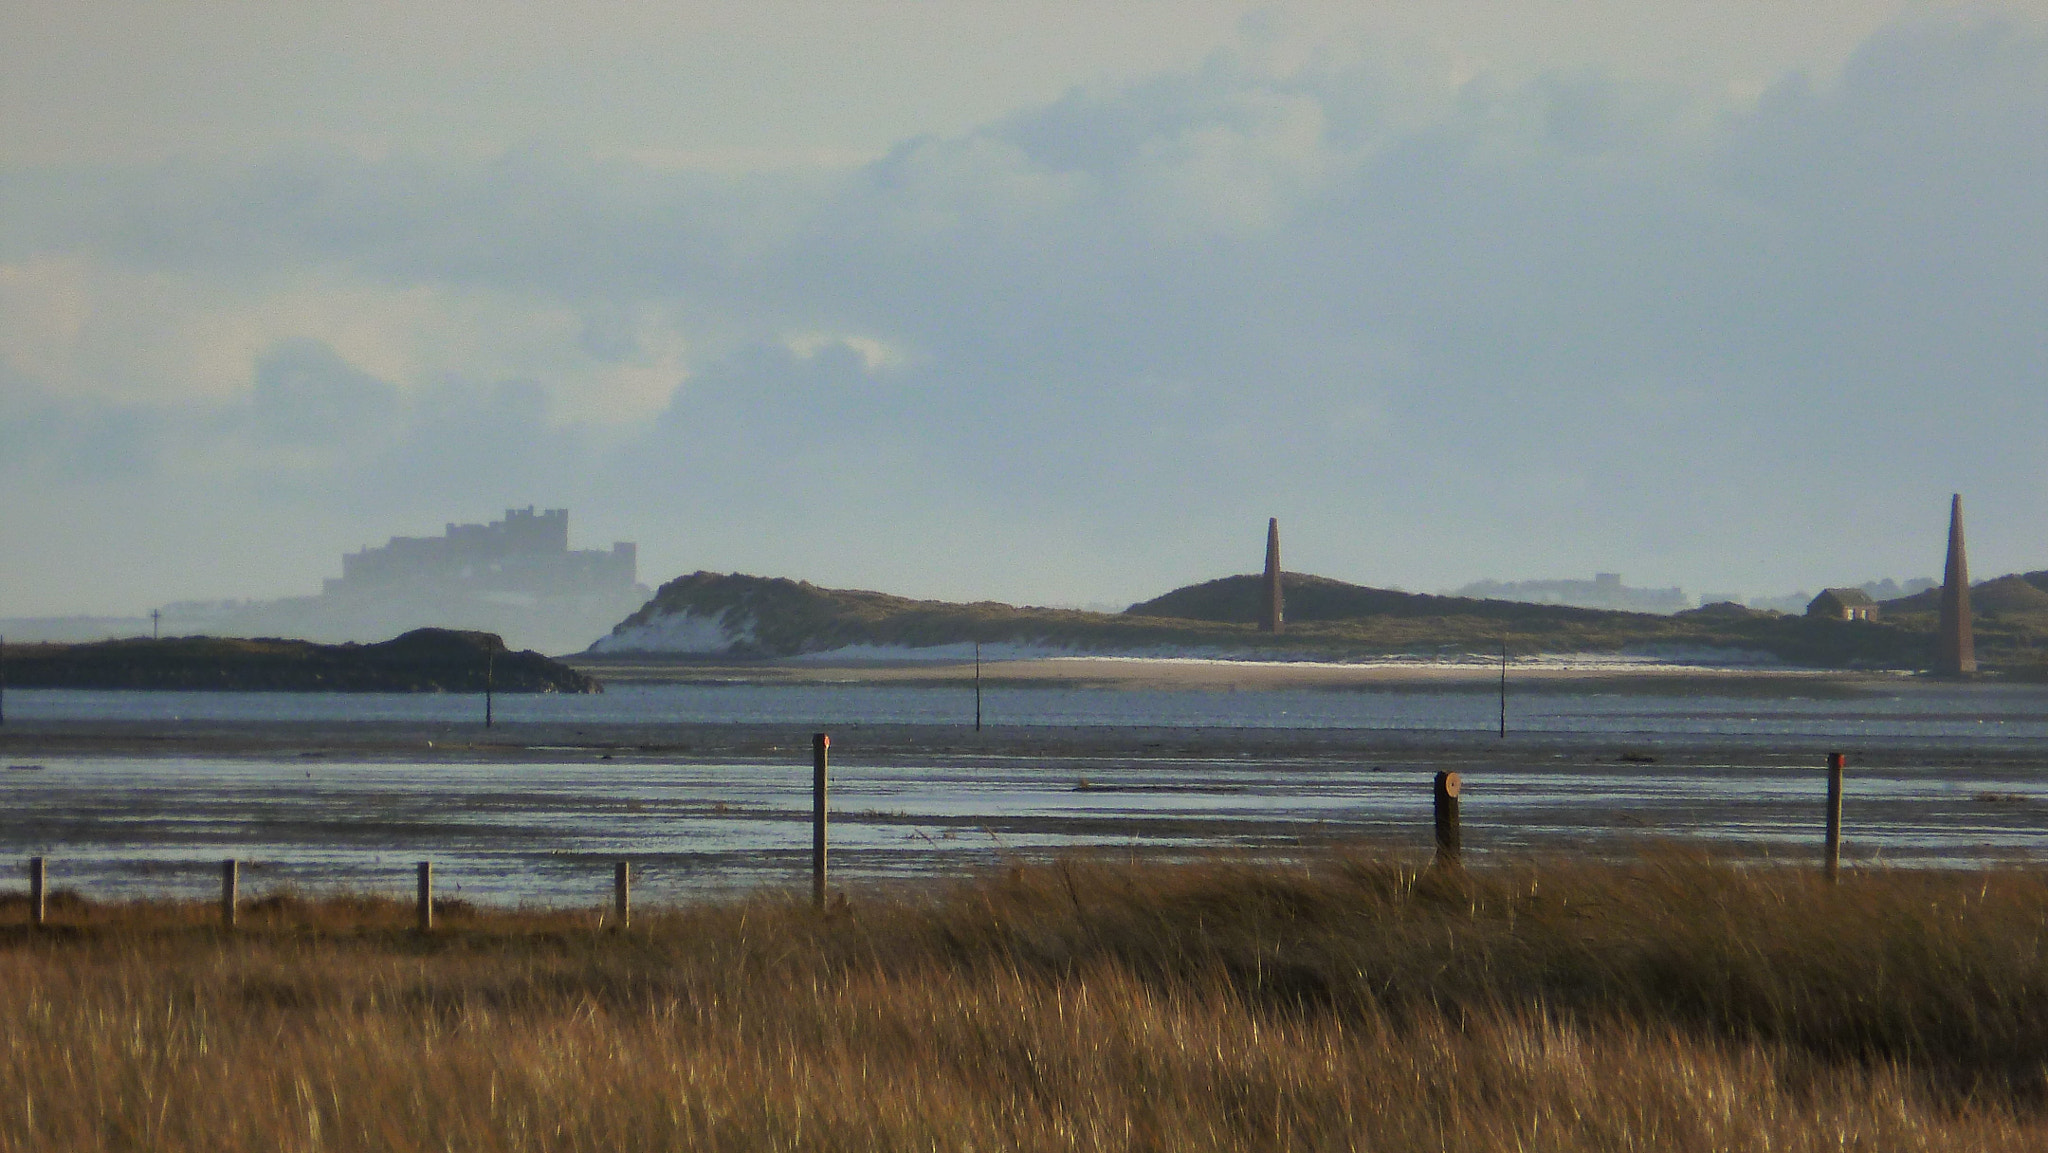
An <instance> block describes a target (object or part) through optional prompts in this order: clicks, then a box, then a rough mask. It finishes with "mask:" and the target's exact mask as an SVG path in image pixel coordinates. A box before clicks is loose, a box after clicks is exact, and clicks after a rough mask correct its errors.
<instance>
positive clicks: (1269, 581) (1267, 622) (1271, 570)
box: [1259, 516, 1283, 633]
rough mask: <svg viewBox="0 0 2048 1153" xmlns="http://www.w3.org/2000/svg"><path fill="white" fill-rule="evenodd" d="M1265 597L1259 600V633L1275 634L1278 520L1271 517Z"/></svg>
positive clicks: (1277, 623)
mask: <svg viewBox="0 0 2048 1153" xmlns="http://www.w3.org/2000/svg"><path fill="white" fill-rule="evenodd" d="M1264 592H1265V595H1264V596H1262V597H1260V598H1259V631H1260V632H1262V633H1277V632H1279V631H1280V625H1281V621H1282V619H1283V616H1282V613H1281V607H1282V606H1281V601H1280V518H1279V517H1277V516H1276V517H1273V518H1271V519H1270V520H1268V521H1267V522H1266V581H1265V585H1264Z"/></svg>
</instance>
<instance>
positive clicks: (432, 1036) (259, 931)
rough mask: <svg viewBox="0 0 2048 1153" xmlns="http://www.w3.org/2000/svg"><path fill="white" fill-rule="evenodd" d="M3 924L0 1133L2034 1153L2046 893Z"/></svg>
mask: <svg viewBox="0 0 2048 1153" xmlns="http://www.w3.org/2000/svg"><path fill="white" fill-rule="evenodd" d="M52 916H53V919H54V920H56V921H57V922H58V924H57V925H55V926H54V927H52V928H50V929H46V930H44V931H41V932H32V931H30V930H29V929H28V928H27V927H26V926H25V925H24V924H23V920H24V911H23V908H22V903H21V902H20V901H19V899H18V898H17V899H15V900H13V901H11V902H9V903H7V904H6V906H5V907H0V1003H4V1006H5V1011H4V1014H0V1149H6V1150H17V1149H19V1150H28V1149H36V1150H59V1149H63V1150H68V1149H80V1150H94V1149H150V1150H167V1151H169V1150H200V1149H205V1150H223V1151H239V1150H258V1149H261V1150H314V1149H335V1150H372V1149H376V1150H425V1149H434V1150H444V1149H458V1150H629V1149H663V1148H703V1149H771V1148H800V1149H967V1148H974V1149H980V1150H991V1149H1070V1148H1091V1149H1092V1148H1107V1149H1176V1150H1178V1149H1192V1150H1208V1149H1218V1150H1220V1149H1244V1148H1266V1149H1283V1148H1296V1149H1315V1148H1332V1149H1338V1148H1370V1149H1395V1150H1399V1149H1432V1150H1436V1149H1488V1148H1509V1149H1527V1150H1567V1149H1656V1150H1681V1151H1683V1150H1722V1149H1756V1150H1766V1149H1769V1150H1804V1149H1814V1150H1817V1149H1821V1148H1827V1149H1842V1148H1852V1149H1871V1150H1899V1149H1958V1150H1960V1149H1969V1150H1982V1149H1999V1148H2015V1149H2017V1148H2035V1147H2048V1082H2044V1070H2048V951H2044V947H2048V876H2044V875H2043V874H2041V873H2039V872H2036V871H2033V870H2027V869H2007V870H1995V871H1990V872H1982V873H1975V872H1973V873H1954V872H1949V873H1937V872H1903V871H1901V872H1870V873H1851V874H1849V875H1846V876H1845V877H1844V880H1843V882H1842V883H1841V884H1840V885H1838V886H1830V885H1827V884H1825V883H1823V882H1821V881H1819V880H1818V879H1816V878H1815V877H1813V876H1812V875H1810V874H1809V873H1808V872H1806V871H1802V870H1793V869H1787V868H1778V867H1738V866H1733V865H1728V864H1723V863H1718V862H1715V861H1711V860H1707V859H1702V858H1697V857H1682V856H1667V857H1657V858H1650V859H1643V860H1639V861H1635V862H1631V863H1626V864H1620V865H1597V866H1593V865H1573V864H1567V863H1556V862H1549V863H1534V864H1527V865H1522V866H1516V867H1501V868H1489V869H1485V870H1475V871H1473V872H1470V873H1458V872H1445V871H1430V870H1427V869H1419V868H1417V867H1416V865H1415V864H1414V863H1410V862H1404V861H1400V860H1394V859H1388V858H1385V857H1378V856H1368V855H1347V854H1342V853H1332V854H1329V855H1324V856H1319V857H1316V858H1315V859H1313V860H1309V861H1306V862H1302V863H1298V864H1293V865H1275V864H1271V863H1253V862H1237V861H1232V860H1229V859H1212V860H1209V861H1205V862H1202V863H1197V864H1181V865H1130V864H1122V863H1120V864H1110V863H1104V862H1094V861H1089V860H1084V859H1071V860H1067V861H1065V862H1061V863H1058V864H1054V865H1050V866H1043V867H1025V868H1019V869H1015V870H1010V871H1005V872H1001V873H997V874H991V875H988V876H984V877H980V878H976V879H974V880H971V881H967V882H963V883H960V884H957V885H953V886H945V887H939V886H925V887H905V888H900V889H893V890H887V891H871V892H866V893H857V894H855V896H854V898H853V900H852V901H851V902H850V903H849V904H847V905H845V906H843V907H840V908H838V909H835V910H834V911H831V912H828V913H826V914H823V915H820V914H817V913H815V912H813V911H812V910H811V909H810V908H809V907H808V906H807V904H805V903H803V902H800V901H798V900H795V899H791V898H787V897H784V896H780V895H771V896H760V897H756V898H753V899H749V900H744V901H738V902H727V903H706V904H702V905H693V906H687V907H681V908H675V909H668V910H660V911H655V912H643V913H641V914H640V915H639V916H638V917H637V918H636V921H635V924H634V926H633V927H632V929H630V930H629V931H626V932H623V933H620V932H610V931H602V930H600V929H598V928H597V922H598V917H597V915H596V914H595V913H594V912H591V913H584V912H536V911H506V910H488V909H473V908H466V907H459V906H450V907H447V908H445V909H444V910H443V913H442V922H441V928H440V929H439V931H437V932H436V933H435V934H433V935H432V936H430V937H424V938H423V937H421V936H419V935H417V934H415V933H413V932H411V931H410V929H409V926H410V923H411V909H410V907H409V906H408V905H407V904H405V903H403V902H398V901H382V900H376V899H365V898H348V899H318V900H313V899H303V898H298V897H292V896H288V895H287V896H283V897H278V898H274V899H270V900H262V901H257V902H253V903H252V904H251V905H250V906H249V907H248V908H247V909H246V910H245V912H244V914H243V923H242V928H241V930H240V931H239V932H237V933H235V934H233V935H227V934H223V933H221V932H220V931H218V929H217V928H215V927H214V925H213V919H214V914H213V910H212V909H211V908H209V907H207V906H204V905H198V904H174V903H142V904H118V905H115V904H109V905H98V904H91V903H87V902H83V901H78V900H77V899H75V898H71V899H68V900H66V901H65V902H64V903H63V904H62V906H61V907H57V906H55V905H53V911H52Z"/></svg>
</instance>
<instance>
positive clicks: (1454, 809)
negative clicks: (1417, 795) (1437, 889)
mask: <svg viewBox="0 0 2048 1153" xmlns="http://www.w3.org/2000/svg"><path fill="white" fill-rule="evenodd" d="M1462 788H1463V783H1462V782H1461V781H1460V780H1459V779H1458V774H1456V773H1452V772H1440V773H1438V774H1437V775H1436V792H1435V798H1436V856H1437V860H1439V861H1442V862H1444V863H1446V864H1451V865H1455V864H1457V863H1458V857H1459V854H1460V853H1461V852H1462V851H1463V850H1464V844H1463V841H1462V839H1461V838H1460V836H1459V832H1458V793H1459V792H1460V791H1461V789H1462Z"/></svg>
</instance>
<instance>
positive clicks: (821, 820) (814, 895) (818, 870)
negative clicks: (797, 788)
mask: <svg viewBox="0 0 2048 1153" xmlns="http://www.w3.org/2000/svg"><path fill="white" fill-rule="evenodd" d="M831 747H832V738H831V737H829V736H826V735H825V734H824V733H812V734H811V903H812V904H814V905H816V906H818V907H819V908H820V909H822V908H824V907H825V750H827V749H829V748H831Z"/></svg>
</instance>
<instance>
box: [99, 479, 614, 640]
mask: <svg viewBox="0 0 2048 1153" xmlns="http://www.w3.org/2000/svg"><path fill="white" fill-rule="evenodd" d="M637 553H638V550H637V549H635V548H634V546H633V545H632V544H630V543H626V542H620V543H618V544H614V545H613V546H612V547H611V548H609V549H587V550H581V551H576V550H571V549H570V548H569V512H568V510H567V509H559V508H551V509H545V510H536V509H534V508H532V507H531V506H529V507H527V508H523V509H517V508H515V509H507V510H506V511H505V519H504V520H499V521H492V522H491V523H490V524H451V525H449V526H448V528H447V531H446V532H444V533H443V534H441V535H440V536H436V537H407V536H398V537H392V538H391V539H390V541H389V542H388V543H386V544H384V545H382V546H380V547H376V548H365V549H361V550H359V551H357V552H352V553H348V554H346V555H345V556H343V557H342V558H341V576H340V577H339V578H331V579H329V580H327V581H325V582H324V588H323V590H322V591H321V593H320V594H319V595H318V596H298V597H285V598H283V599H281V600H263V601H212V602H189V601H188V602H181V603H178V604H171V605H165V606H164V609H163V630H164V635H165V636H178V635H191V634H197V633H206V634H211V635H214V636H240V637H301V638H304V639H306V640H313V641H325V642H330V643H332V642H337V641H381V640H389V639H390V638H392V637H395V636H397V635H399V634H400V633H403V632H407V631H409V630H412V629H416V628H421V627H423V626H428V625H432V626H436V627H440V628H456V629H478V630H481V631H484V632H493V633H497V634H498V635H500V636H502V637H504V638H505V643H506V644H508V645H510V646H512V647H513V648H515V649H523V648H534V649H539V650H540V651H542V652H547V653H571V652H579V651H581V650H582V649H583V648H585V647H586V646H588V645H589V644H590V642H591V641H593V640H596V639H597V638H598V637H601V636H604V635H605V634H606V633H607V632H609V631H610V630H611V627H612V626H613V625H615V624H617V623H618V622H619V621H620V620H621V619H623V618H624V617H626V616H627V615H628V614H629V613H631V612H633V611H634V610H635V609H638V608H639V607H640V606H641V605H643V604H645V603H646V601H647V598H648V596H649V595H650V593H649V590H648V589H647V587H646V586H644V585H641V584H639V583H637V582H636V580H635V577H636V575H637V573H636V569H637V566H638V563H639V558H638V555H637ZM149 626H150V622H149V620H148V619H147V618H142V620H141V626H140V629H139V630H136V629H133V628H131V629H130V630H129V631H130V635H133V633H134V632H136V631H140V632H141V633H143V634H145V635H146V634H147V633H148V632H149Z"/></svg>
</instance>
